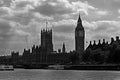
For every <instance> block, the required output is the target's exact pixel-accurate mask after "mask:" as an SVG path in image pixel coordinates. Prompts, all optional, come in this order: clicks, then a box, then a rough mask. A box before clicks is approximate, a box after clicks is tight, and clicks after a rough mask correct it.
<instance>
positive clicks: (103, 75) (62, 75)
mask: <svg viewBox="0 0 120 80" xmlns="http://www.w3.org/2000/svg"><path fill="white" fill-rule="evenodd" d="M0 80H120V72H119V71H77V70H37V69H36V70H32V69H31V70H25V69H15V70H14V71H0Z"/></svg>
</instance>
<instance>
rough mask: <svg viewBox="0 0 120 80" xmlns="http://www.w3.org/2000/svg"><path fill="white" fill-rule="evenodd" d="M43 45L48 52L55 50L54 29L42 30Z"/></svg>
mask: <svg viewBox="0 0 120 80" xmlns="http://www.w3.org/2000/svg"><path fill="white" fill-rule="evenodd" d="M41 47H42V48H44V49H45V50H46V52H52V51H53V42H52V29H51V30H47V29H46V30H45V29H43V30H41Z"/></svg>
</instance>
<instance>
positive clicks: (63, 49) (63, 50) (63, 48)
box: [62, 43, 66, 53]
mask: <svg viewBox="0 0 120 80" xmlns="http://www.w3.org/2000/svg"><path fill="white" fill-rule="evenodd" d="M65 52H66V48H65V44H64V43H63V47H62V53H65Z"/></svg>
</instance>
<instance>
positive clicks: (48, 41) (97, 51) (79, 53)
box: [0, 15, 120, 65]
mask: <svg viewBox="0 0 120 80" xmlns="http://www.w3.org/2000/svg"><path fill="white" fill-rule="evenodd" d="M52 41H53V40H52V29H51V30H48V29H43V30H41V45H38V46H36V45H33V47H32V48H31V49H27V50H26V49H24V51H23V54H22V55H19V52H14V51H13V52H11V55H10V56H1V57H0V64H5V63H9V64H13V65H23V64H33V65H35V64H48V65H49V64H50V65H51V64H103V63H112V62H119V61H120V59H119V57H120V54H119V52H120V40H119V37H118V36H117V37H116V40H114V38H111V42H110V43H108V42H106V41H105V39H103V41H102V42H101V41H100V40H99V42H98V43H97V44H96V42H95V41H94V42H93V43H92V42H91V41H90V44H89V46H88V47H87V48H86V50H84V41H85V30H84V27H83V25H82V20H81V18H80V15H79V18H78V21H77V26H76V28H75V50H74V51H70V52H69V53H67V52H66V47H65V44H64V43H63V47H62V49H59V50H58V52H57V51H54V50H53V42H52ZM116 59H117V60H118V61H116Z"/></svg>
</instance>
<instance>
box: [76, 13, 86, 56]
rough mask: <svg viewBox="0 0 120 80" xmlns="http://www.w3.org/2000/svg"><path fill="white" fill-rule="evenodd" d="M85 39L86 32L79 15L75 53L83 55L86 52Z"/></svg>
mask: <svg viewBox="0 0 120 80" xmlns="http://www.w3.org/2000/svg"><path fill="white" fill-rule="evenodd" d="M84 38H85V31H84V27H83V25H82V20H81V17H80V14H79V18H78V21H77V27H76V28H75V51H76V52H77V53H79V54H82V53H83V52H84Z"/></svg>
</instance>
